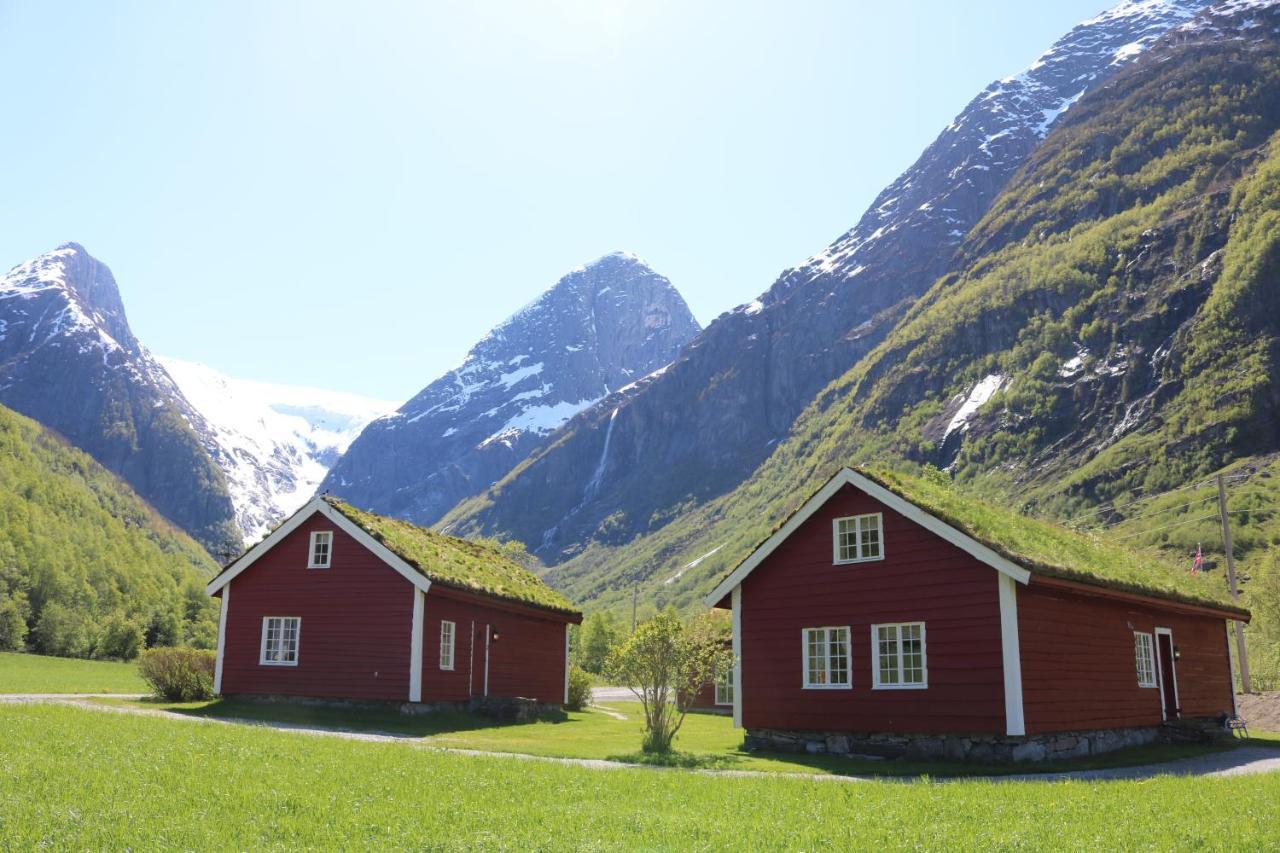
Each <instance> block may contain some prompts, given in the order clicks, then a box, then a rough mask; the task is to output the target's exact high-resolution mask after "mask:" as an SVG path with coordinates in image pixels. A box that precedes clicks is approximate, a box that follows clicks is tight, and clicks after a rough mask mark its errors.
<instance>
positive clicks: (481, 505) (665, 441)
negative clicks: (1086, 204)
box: [446, 0, 1205, 563]
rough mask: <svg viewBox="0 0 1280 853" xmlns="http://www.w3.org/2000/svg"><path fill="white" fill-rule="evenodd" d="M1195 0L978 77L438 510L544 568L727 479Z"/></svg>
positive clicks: (1131, 5) (651, 526)
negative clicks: (619, 388) (907, 158)
mask: <svg viewBox="0 0 1280 853" xmlns="http://www.w3.org/2000/svg"><path fill="white" fill-rule="evenodd" d="M1204 5H1205V3H1204V2H1203V0H1164V2H1161V1H1160V0H1143V2H1126V3H1122V4H1120V5H1119V6H1117V7H1116V8H1115V9H1113V10H1111V11H1110V12H1107V13H1105V14H1103V15H1100V16H1099V17H1097V18H1095V19H1093V20H1090V21H1087V22H1085V23H1083V24H1081V25H1080V26H1078V27H1076V28H1075V29H1073V30H1072V31H1071V32H1070V33H1068V34H1067V35H1066V36H1064V37H1063V38H1062V39H1061V40H1059V41H1058V42H1057V43H1056V44H1055V45H1054V46H1053V47H1052V48H1050V50H1049V51H1047V52H1046V53H1045V54H1044V55H1043V56H1041V58H1040V59H1039V60H1037V62H1036V63H1035V64H1034V65H1032V67H1031V68H1029V69H1028V70H1027V71H1025V72H1023V73H1022V74H1019V75H1017V76H1014V77H1010V78H1006V79H1003V80H1000V81H997V82H995V83H993V84H991V85H990V86H989V87H987V89H986V90H984V91H983V92H982V93H981V94H979V95H978V96H977V97H976V98H975V99H974V100H973V101H972V102H971V103H970V104H969V105H968V106H967V107H966V108H965V110H964V111H963V112H962V113H961V114H960V115H959V116H958V117H957V118H956V119H955V121H953V122H952V123H951V124H950V125H949V126H948V127H947V128H946V129H945V130H944V131H943V132H942V134H941V135H940V136H939V137H938V139H937V140H936V141H935V142H934V143H933V144H932V145H930V146H929V148H928V149H927V150H926V151H925V152H924V153H923V154H922V155H921V157H920V159H919V160H918V161H917V162H916V163H915V164H914V165H913V166H912V167H911V168H910V169H909V170H907V171H906V172H905V173H903V175H902V176H901V177H900V178H898V179H897V180H896V181H894V182H893V183H892V184H891V185H890V186H889V187H888V188H886V189H885V190H884V192H882V193H881V194H880V196H879V197H878V198H877V199H876V200H875V202H874V203H873V204H872V206H871V208H870V209H869V210H868V211H867V212H866V213H865V214H864V215H863V217H862V219H861V220H860V221H859V223H858V225H857V226H856V227H855V228H854V229H853V230H851V231H849V232H848V233H847V234H845V235H843V236H842V237H840V239H838V240H837V241H835V242H834V243H833V244H832V245H831V246H829V247H828V248H827V249H826V250H824V251H823V252H821V253H819V254H818V255H816V256H814V257H813V258H811V259H809V260H808V261H806V262H804V263H803V264H801V265H799V266H797V267H796V268H794V269H792V270H789V271H787V272H785V273H783V275H782V276H781V277H780V278H779V279H778V281H777V282H776V283H775V284H774V285H773V286H772V287H771V288H770V289H769V290H768V291H767V292H766V293H765V294H763V295H762V296H761V297H760V298H759V299H757V300H755V301H754V302H751V303H749V304H747V305H744V306H742V307H740V308H738V309H737V310H735V311H733V312H731V313H729V314H727V315H724V316H722V317H720V318H718V319H717V320H716V321H715V322H714V323H713V324H712V325H711V326H709V327H708V328H707V329H706V331H704V332H703V333H702V335H700V336H699V337H698V339H697V340H696V341H694V342H693V344H691V345H690V346H689V347H688V348H687V349H686V350H685V351H684V352H683V353H682V355H681V357H680V358H679V359H677V360H676V362H675V363H674V364H673V365H672V366H671V368H670V369H669V370H667V371H666V372H665V373H664V374H663V375H662V376H661V377H658V378H656V379H654V380H652V381H649V382H646V383H642V384H641V385H639V386H637V387H635V388H632V389H629V390H628V391H626V392H620V393H618V394H614V395H611V396H610V397H608V398H607V399H605V400H603V401H601V402H600V403H598V404H597V405H595V406H594V407H593V408H592V409H590V410H589V411H587V412H584V413H583V415H582V416H580V417H579V418H578V419H577V420H575V421H574V422H573V423H572V424H570V425H569V426H568V427H566V428H565V430H564V431H563V432H562V433H561V434H560V435H558V436H556V437H555V438H554V440H552V441H551V442H549V443H548V444H547V446H546V448H545V449H544V450H542V451H541V452H539V453H537V454H535V455H534V456H533V457H531V458H530V461H529V462H528V464H526V465H522V466H521V467H520V468H519V469H517V470H516V471H513V472H512V474H511V475H509V476H508V477H506V478H505V479H504V480H502V481H501V482H499V483H498V484H497V485H496V486H495V487H493V488H492V489H490V490H489V491H488V492H487V493H486V494H485V495H483V496H482V497H480V498H478V499H476V500H473V501H470V502H468V503H467V504H465V505H463V506H461V507H459V508H458V509H457V510H456V511H455V512H453V513H451V514H450V516H449V517H448V518H447V519H446V523H448V524H449V525H450V526H451V527H452V528H453V529H456V530H458V531H464V532H470V533H491V534H492V533H496V534H502V535H509V536H514V537H516V538H519V539H521V540H522V541H524V542H525V543H526V544H527V545H528V546H529V547H530V548H532V549H535V550H536V552H537V554H538V556H539V557H541V558H542V559H543V560H545V561H548V562H551V563H556V562H559V561H562V560H564V559H566V558H568V557H571V556H572V555H574V554H576V553H579V552H580V551H581V550H582V549H583V548H584V547H586V546H587V545H588V544H589V543H591V542H593V541H595V542H601V543H617V542H622V541H627V540H628V539H630V538H631V537H634V536H636V535H640V534H643V533H646V532H650V531H653V530H655V529H658V528H660V527H662V526H663V525H664V524H666V523H667V522H669V521H670V520H671V519H673V518H676V517H678V516H679V515H680V514H681V513H683V512H685V511H686V510H687V508H688V507H689V506H692V505H697V504H699V503H701V502H704V501H707V500H710V499H712V498H714V497H716V496H717V495H720V494H723V493H725V492H726V491H728V490H730V489H733V488H734V487H736V486H737V485H738V484H740V483H741V482H742V481H743V480H744V479H745V478H746V477H747V476H749V475H750V473H751V472H752V471H754V470H755V469H756V467H757V466H759V464H760V463H761V462H762V461H763V460H764V459H765V458H766V457H767V456H768V455H769V454H770V453H771V452H772V451H773V449H774V447H775V445H776V443H777V442H778V441H779V440H781V439H783V438H785V437H786V436H787V435H788V433H789V431H790V429H791V427H792V424H793V422H794V421H795V419H796V417H797V416H798V415H799V414H800V412H801V411H802V410H803V409H804V407H805V406H806V405H808V404H809V403H810V401H812V400H813V398H814V396H815V395H816V394H817V393H818V392H819V391H820V390H821V389H822V388H823V387H824V386H825V385H826V384H827V383H829V382H830V381H831V380H832V379H834V378H835V377H837V376H839V375H840V374H841V373H843V372H844V371H845V370H847V369H848V368H849V367H850V366H851V365H853V364H855V363H856V362H857V361H858V360H859V359H860V358H862V357H863V356H865V355H866V354H867V353H868V352H870V351H871V350H872V349H873V348H874V347H875V346H877V345H878V344H879V343H880V342H881V341H883V340H884V338H885V336H886V335H887V334H888V332H889V331H890V330H891V329H892V328H894V326H895V325H896V324H897V323H898V322H899V321H900V320H901V319H902V318H903V316H904V315H905V313H906V312H907V311H908V309H909V308H910V306H911V305H912V304H913V303H914V302H915V300H916V299H918V298H919V297H920V296H921V294H923V293H924V292H925V291H926V290H927V289H928V288H929V287H930V286H931V285H932V284H933V282H934V281H935V280H937V278H938V277H939V276H940V275H942V274H943V273H945V272H946V271H947V270H949V269H951V268H952V266H953V264H954V262H955V254H956V251H957V249H958V247H959V246H960V245H961V242H962V240H963V239H964V238H965V235H966V234H968V232H969V230H970V229H971V228H972V227H973V226H974V224H975V223H977V222H978V221H979V219H981V218H982V216H983V215H984V214H985V213H986V211H987V210H988V208H989V207H990V205H991V203H992V201H993V200H994V199H995V198H996V196H997V194H998V193H999V192H1000V191H1001V190H1002V188H1003V187H1004V186H1005V185H1006V184H1007V183H1008V181H1009V180H1010V178H1011V177H1012V176H1013V175H1014V174H1015V173H1016V172H1017V171H1018V169H1019V168H1020V167H1021V166H1022V165H1023V164H1024V162H1025V161H1026V159H1027V157H1028V155H1029V154H1030V153H1031V152H1032V151H1034V150H1035V149H1036V147H1037V146H1038V145H1039V144H1040V143H1041V141H1042V140H1043V139H1044V137H1045V135H1046V134H1047V133H1048V132H1049V131H1050V129H1051V128H1052V127H1054V126H1055V124H1057V123H1058V122H1059V121H1060V118H1061V116H1063V115H1064V114H1065V113H1067V112H1068V111H1069V109H1070V108H1071V106H1072V105H1073V104H1074V103H1075V102H1076V101H1077V100H1079V99H1080V98H1081V96H1082V95H1084V94H1085V93H1087V92H1089V91H1091V90H1093V89H1095V88H1097V87H1098V86H1100V85H1101V84H1102V83H1103V82H1104V81H1106V80H1108V79H1109V78H1110V77H1111V76H1112V75H1113V74H1115V73H1116V72H1117V71H1118V70H1119V69H1120V68H1122V67H1123V66H1125V65H1127V64H1129V63H1130V62H1132V61H1133V60H1134V58H1136V57H1137V56H1139V55H1140V54H1141V53H1142V52H1143V50H1144V49H1145V48H1146V47H1147V46H1148V45H1149V44H1150V43H1151V42H1152V41H1153V40H1155V39H1156V38H1158V37H1159V36H1161V35H1162V34H1163V33H1165V32H1167V31H1168V30H1169V29H1170V28H1171V27H1174V26H1176V25H1178V24H1179V23H1181V22H1184V21H1186V20H1188V19H1190V18H1191V17H1193V16H1194V15H1195V13H1196V12H1197V11H1198V10H1199V9H1200V8H1201V7H1203V6H1204Z"/></svg>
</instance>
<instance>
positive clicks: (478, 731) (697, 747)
mask: <svg viewBox="0 0 1280 853" xmlns="http://www.w3.org/2000/svg"><path fill="white" fill-rule="evenodd" d="M100 701H101V702H104V703H107V704H127V705H132V706H135V707H146V708H153V709H162V710H168V711H173V712H176V713H180V714H187V715H191V716H201V717H222V718H231V719H239V720H245V721H247V722H278V723H290V724H295V725H302V726H310V727H315V728H328V729H342V730H349V731H363V732H382V733H390V734H397V735H406V736H410V737H415V738H421V739H422V742H423V743H424V744H427V745H430V746H444V747H453V748H458V749H476V750H485V751H490V752H518V753H523V754H526V755H539V756H554V757H562V758H600V759H608V760H613V761H622V762H643V763H660V764H667V765H670V766H676V767H685V768H702V769H716V770H759V771H766V772H773V773H809V774H813V773H831V774H835V775H841V776H897V777H902V776H938V777H941V776H974V775H1003V774H1010V773H1025V772H1027V771H1029V770H1031V771H1044V772H1052V771H1059V770H1084V769H1092V768H1098V767H1121V766H1132V765H1135V764H1148V763H1154V762H1159V761H1168V760H1171V759H1175V758H1185V757H1188V756H1193V755H1202V754H1204V753H1206V752H1213V751H1217V750H1220V749H1229V748H1231V747H1230V746H1229V745H1228V746H1202V745H1194V744H1178V745H1170V744H1153V745H1151V746H1144V747H1136V748H1133V749H1126V750H1119V751H1117V752H1112V753H1107V754H1105V755H1100V756H1096V757H1093V758H1083V759H1076V760H1073V761H1061V762H1043V763H1040V764H1036V765H1010V764H995V765H989V766H983V765H974V764H960V763H948V762H918V761H906V760H902V759H895V760H883V761H876V760H867V759H852V758H843V757H839V756H831V755H794V754H789V753H761V752H745V751H744V750H743V749H742V748H741V747H742V732H741V730H738V729H734V728H733V722H732V720H731V719H730V718H729V717H727V716H722V715H718V714H690V715H689V716H688V717H686V718H685V722H684V726H683V727H682V728H681V730H680V733H679V734H678V735H677V736H676V747H677V749H678V750H679V752H678V754H677V755H675V756H671V757H668V758H663V759H657V758H654V757H650V756H645V755H643V754H641V753H640V752H639V751H638V750H639V744H640V739H641V732H642V730H643V727H644V717H643V715H642V712H641V708H640V704H639V703H637V702H622V703H617V704H608V705H605V706H604V708H605V709H607V710H610V711H613V712H614V713H620V714H622V715H624V716H625V717H626V718H627V719H625V720H619V719H617V718H615V717H612V716H610V715H608V714H606V713H605V712H604V711H602V710H600V709H590V710H587V711H581V712H569V713H566V714H564V715H563V716H561V717H557V718H553V719H547V720H542V721H539V722H536V723H524V724H510V723H508V724H503V723H495V722H492V721H489V720H485V719H483V718H480V717H475V716H472V715H470V714H463V713H454V712H436V713H432V714H421V715H418V716H405V715H403V714H400V713H399V712H398V711H396V710H395V709H393V708H388V709H377V708H373V709H369V708H337V707H333V706H324V705H304V704H298V703H291V702H255V701H251V700H243V699H218V700H213V701H211V702H190V703H180V704H177V703H169V702H161V701H157V700H154V699H144V700H140V701H139V700H116V699H104V700H100ZM1276 745H1277V746H1280V744H1276Z"/></svg>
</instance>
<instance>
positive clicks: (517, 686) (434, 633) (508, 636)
mask: <svg viewBox="0 0 1280 853" xmlns="http://www.w3.org/2000/svg"><path fill="white" fill-rule="evenodd" d="M566 618H567V617H565V618H557V617H556V616H555V615H553V614H547V615H546V616H545V617H544V616H542V615H538V614H536V612H535V611H526V612H519V611H518V610H517V609H512V608H508V607H491V606H486V605H485V604H483V603H482V601H480V600H477V597H476V596H472V595H468V594H466V593H458V592H454V591H453V590H449V589H448V588H446V587H443V586H440V585H438V584H437V585H436V586H433V587H432V588H431V591H430V592H429V593H427V599H426V611H425V622H424V625H423V631H422V638H423V643H422V700H423V701H424V702H435V701H450V700H465V699H468V698H470V697H471V696H472V695H475V696H480V695H483V693H484V639H485V638H484V629H485V626H486V625H488V626H489V628H490V631H491V632H497V634H498V639H497V640H493V641H491V642H490V644H489V695H490V696H505V697H510V696H522V697H525V698H527V699H536V700H538V701H539V702H542V703H544V704H548V705H559V704H560V703H562V702H563V701H564V675H565V670H564V667H565V660H564V651H565V644H564V637H565V623H566ZM445 620H448V621H451V622H453V623H454V624H455V629H454V630H455V640H454V668H453V670H452V671H450V670H445V669H441V668H440V623H441V622H442V621H445ZM473 625H474V629H473V627H472V626H473ZM473 644H474V645H473ZM472 661H474V664H473V663H472Z"/></svg>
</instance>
